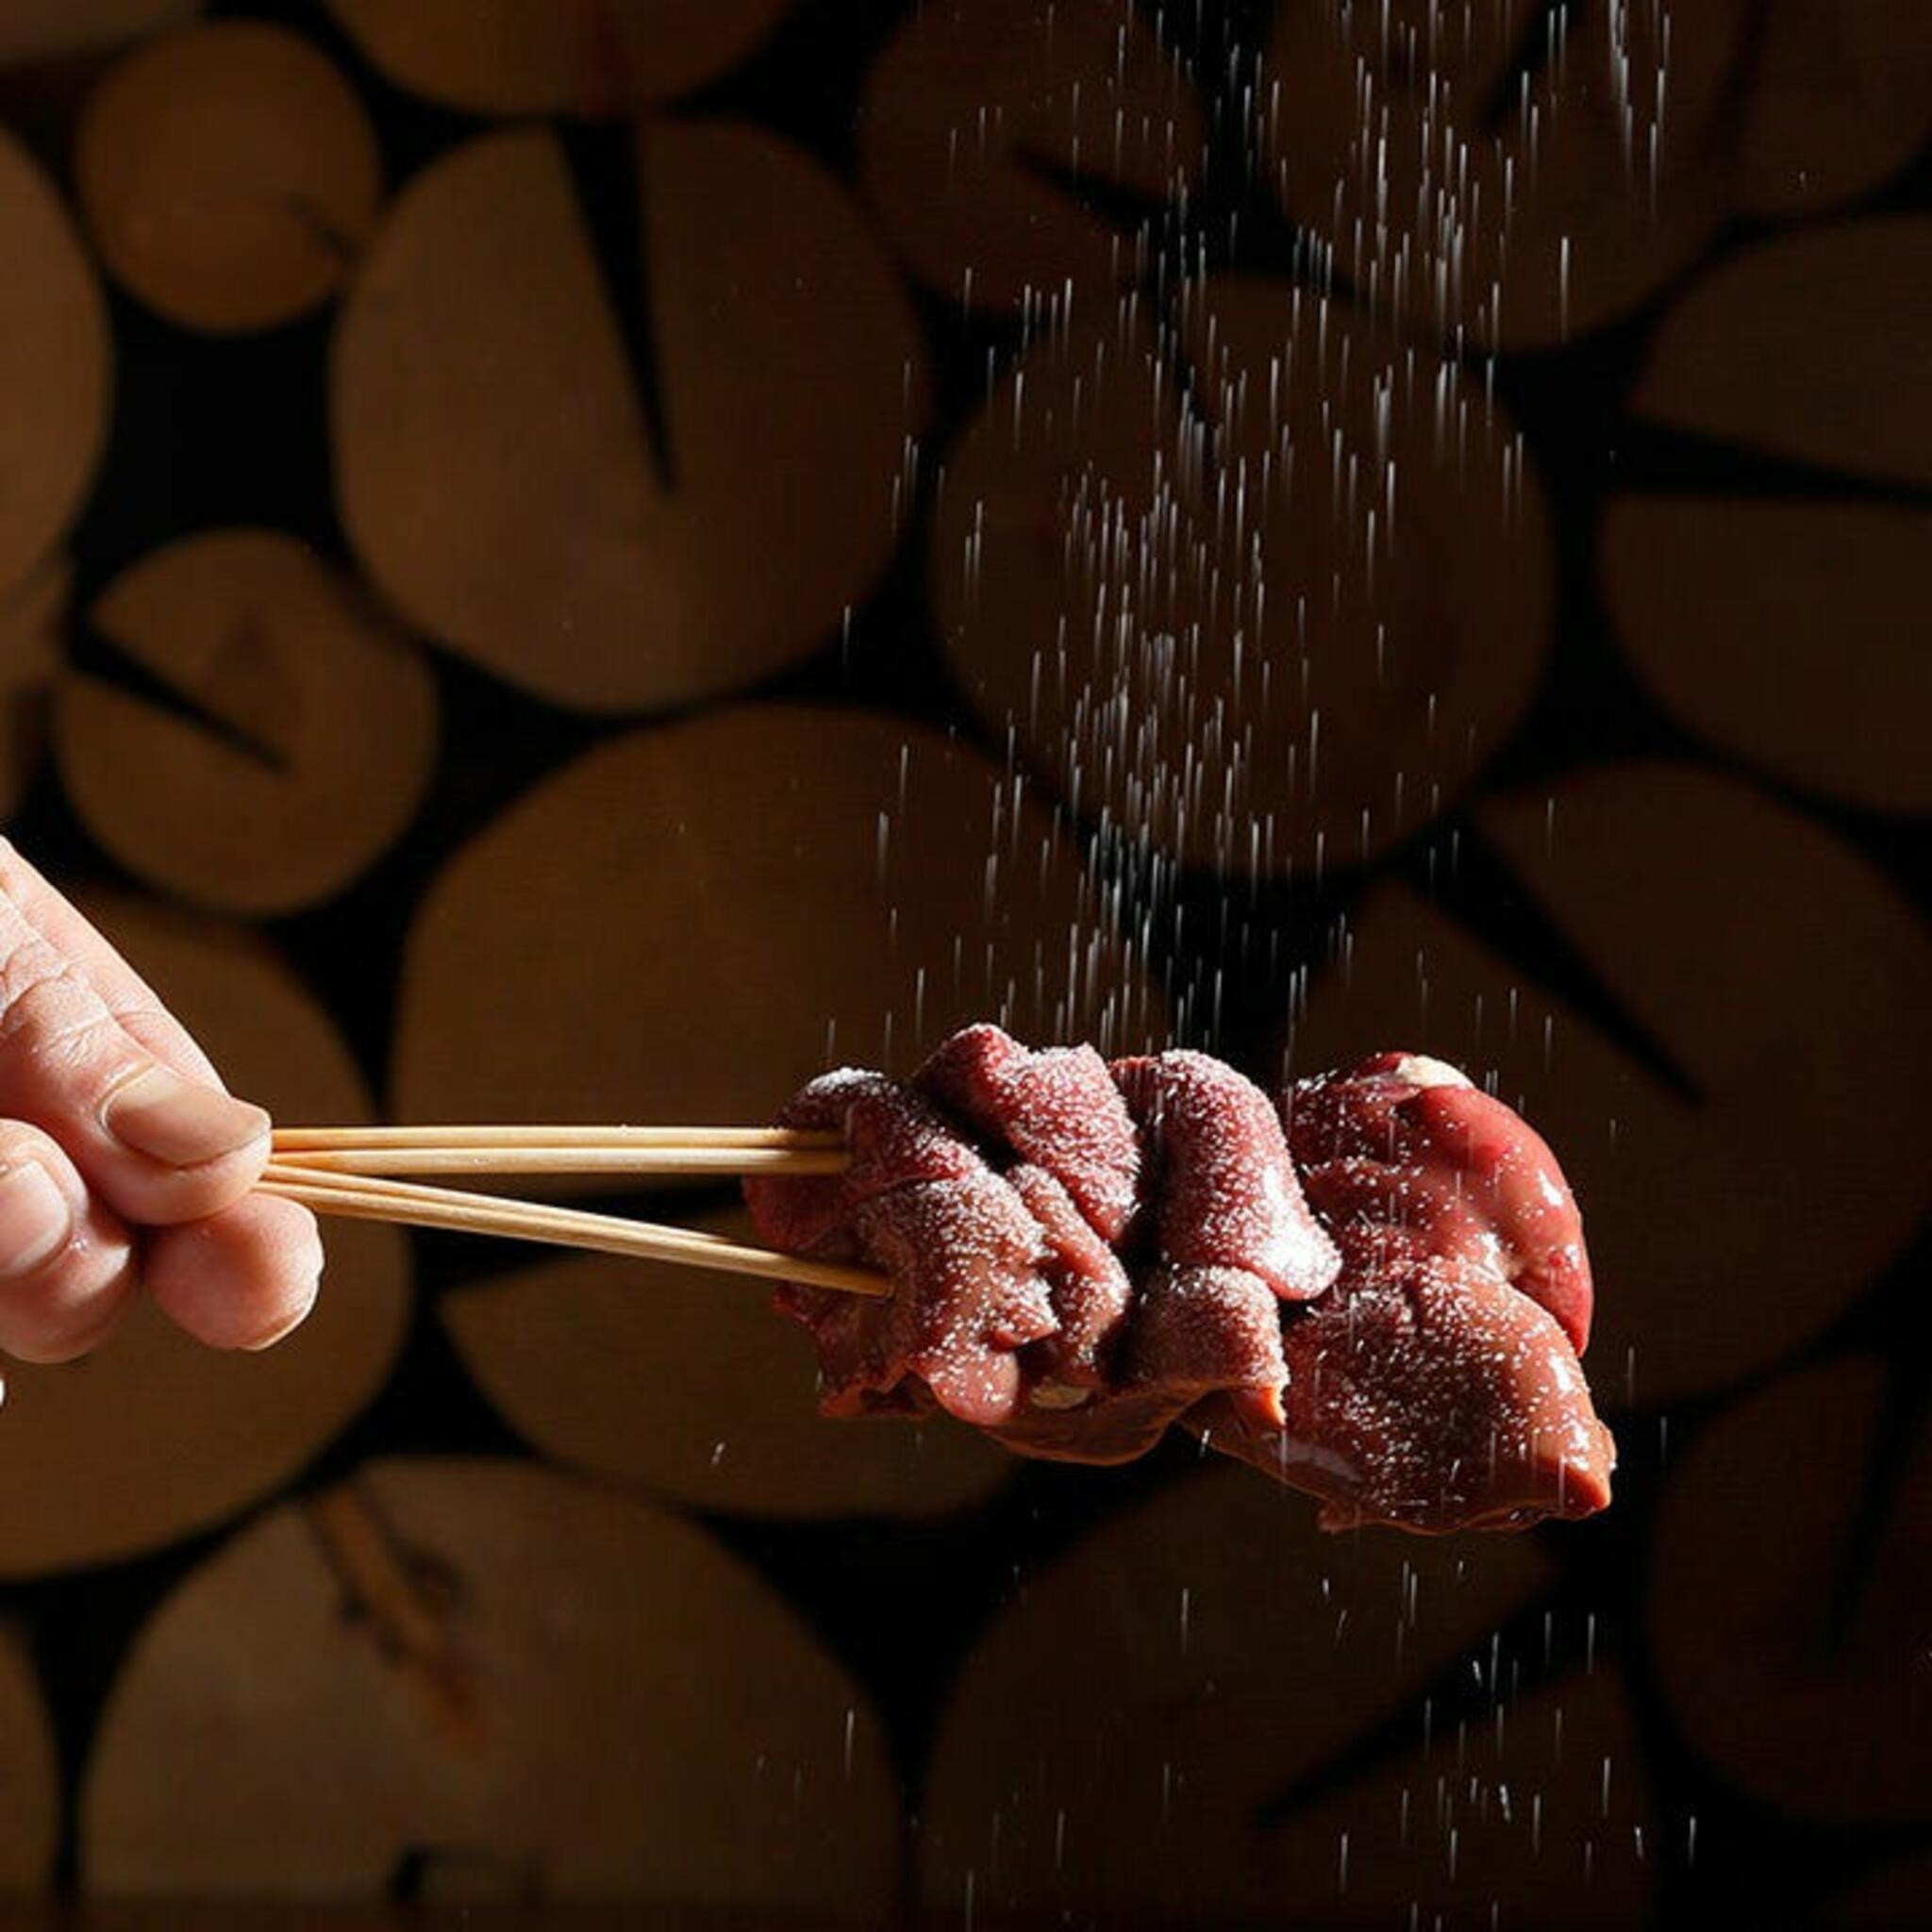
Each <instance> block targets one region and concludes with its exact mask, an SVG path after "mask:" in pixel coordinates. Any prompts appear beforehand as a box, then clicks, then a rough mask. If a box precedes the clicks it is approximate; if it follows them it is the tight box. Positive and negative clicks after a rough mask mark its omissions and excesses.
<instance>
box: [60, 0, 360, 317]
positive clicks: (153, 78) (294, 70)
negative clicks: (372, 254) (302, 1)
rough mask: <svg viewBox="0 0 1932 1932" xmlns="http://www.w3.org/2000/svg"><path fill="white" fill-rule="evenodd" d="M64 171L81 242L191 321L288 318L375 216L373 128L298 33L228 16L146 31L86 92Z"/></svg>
mask: <svg viewBox="0 0 1932 1932" xmlns="http://www.w3.org/2000/svg"><path fill="white" fill-rule="evenodd" d="M75 185H76V188H77V191H78V195H79V200H80V205H81V208H82V209H83V211H84V212H85V214H86V216H87V220H88V225H89V228H90V230H91V231H92V236H93V240H94V243H95V245H96V246H97V247H98V248H99V249H100V251H101V253H102V255H103V257H104V258H106V260H107V263H108V268H109V269H110V271H111V272H112V273H113V274H114V275H116V276H118V277H119V278H120V280H122V281H123V282H125V284H126V285H127V286H128V288H130V289H131V290H132V291H134V292H135V294H136V295H138V296H139V297H140V298H141V299H142V301H143V302H146V303H148V304H149V305H150V306H151V307H153V308H157V309H158V310H159V311H160V312H161V313H162V314H163V315H166V316H168V317H170V318H171V319H172V320H174V321H176V322H180V323H183V324H185V325H187V326H188V327H190V328H199V329H208V330H212V331H217V332H220V331H238V332H239V331H243V330H249V329H258V328H269V327H273V326H275V325H277V324H280V323H285V322H289V321H291V320H292V319H293V318H294V317H296V316H298V315H301V314H303V313H305V312H306V311H307V310H308V309H309V308H313V307H314V306H315V305H316V304H317V303H319V302H321V301H323V300H324V299H325V297H327V296H328V295H329V294H330V293H331V292H332V291H334V290H335V288H336V286H337V285H338V283H340V282H341V279H342V278H343V276H344V275H347V274H348V272H349V270H350V269H351V268H352V267H353V265H354V263H355V260H356V258H357V257H358V255H359V254H360V253H361V251H362V249H363V248H364V247H365V246H366V245H367V242H368V239H369V234H370V231H371V229H372V228H373V227H374V225H375V206H376V199H377V196H378V194H379V193H380V192H381V185H382V184H381V164H380V159H379V157H378V156H377V153H376V147H375V129H374V128H373V127H372V126H371V125H370V122H369V117H368V115H367V114H366V113H365V112H364V111H363V108H362V104H361V102H360V101H359V100H358V98H357V96H356V94H355V92H354V91H353V90H352V89H351V87H350V86H349V84H348V82H347V80H346V79H345V78H344V77H343V76H342V75H341V74H340V73H339V72H338V71H337V69H336V68H335V67H334V66H333V65H332V64H331V63H330V62H329V60H328V59H327V58H326V57H325V55H324V54H322V53H321V52H320V51H319V50H318V49H317V48H316V47H315V46H314V45H313V44H312V43H311V42H308V41H306V40H304V39H303V38H302V37H301V36H300V35H297V34H293V33H289V32H287V31H285V30H283V29H282V28H280V27H276V26H272V25H264V24H262V23H260V22H256V21H245V20H227V21H220V22H215V23H212V24H210V25H204V26H193V27H189V28H186V29H184V30H182V31H180V32H178V33H173V34H168V35H165V36H163V37H161V38H159V39H158V40H153V41H150V42H146V43H145V44H143V45H142V46H141V47H140V48H138V49H137V50H136V51H135V52H133V53H131V54H129V55H128V56H126V57H125V58H124V59H123V60H122V61H121V62H120V63H119V64H118V65H117V66H116V67H115V68H114V70H113V71H112V72H111V73H110V74H108V75H107V76H106V77H105V78H104V79H103V80H102V81H101V82H100V84H99V85H98V86H97V87H95V88H94V90H93V91H92V93H91V95H90V96H89V99H88V107H87V113H86V116H85V118H84V120H83V122H82V124H81V129H80V138H79V143H78V149H77V154H76V165H75Z"/></svg>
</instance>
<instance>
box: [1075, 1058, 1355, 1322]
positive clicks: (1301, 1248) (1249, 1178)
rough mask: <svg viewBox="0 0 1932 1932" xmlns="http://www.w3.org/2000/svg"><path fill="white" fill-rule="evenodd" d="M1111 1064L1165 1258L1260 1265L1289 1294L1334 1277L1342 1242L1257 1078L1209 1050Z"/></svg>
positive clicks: (1314, 1289)
mask: <svg viewBox="0 0 1932 1932" xmlns="http://www.w3.org/2000/svg"><path fill="white" fill-rule="evenodd" d="M1109 1071H1110V1072H1111V1073H1112V1074H1113V1077H1114V1082H1115V1084H1116V1085H1117V1086H1118V1087H1119V1089H1120V1091H1121V1094H1122V1097H1123V1098H1124V1100H1125V1101H1126V1103H1127V1111H1128V1112H1129V1113H1131V1114H1132V1115H1133V1117H1134V1120H1135V1122H1136V1123H1137V1124H1138V1125H1139V1126H1140V1128H1141V1134H1142V1137H1143V1146H1144V1153H1143V1158H1144V1160H1145V1162H1146V1165H1147V1169H1148V1186H1147V1188H1146V1190H1145V1191H1143V1200H1142V1207H1143V1210H1144V1211H1145V1212H1146V1213H1147V1215H1148V1216H1149V1218H1151V1220H1152V1222H1153V1228H1152V1233H1153V1236H1154V1240H1155V1242H1156V1244H1157V1245H1158V1249H1159V1252H1160V1254H1161V1255H1162V1257H1164V1258H1165V1259H1167V1260H1170V1261H1180V1262H1185V1263H1191V1264H1193V1265H1196V1266H1200V1267H1206V1268H1236V1269H1241V1270H1243V1271H1244V1272H1245V1273H1247V1274H1258V1275H1259V1276H1260V1277H1261V1279H1262V1280H1263V1281H1265V1282H1267V1283H1268V1285H1269V1286H1270V1287H1271V1288H1272V1289H1274V1291H1275V1293H1276V1294H1278V1295H1280V1296H1281V1297H1282V1298H1283V1300H1285V1301H1306V1300H1307V1299H1308V1298H1309V1297H1311V1296H1313V1295H1318V1294H1320V1293H1321V1292H1322V1291H1323V1290H1324V1289H1325V1288H1326V1287H1327V1286H1328V1284H1329V1283H1330V1282H1331V1281H1333V1280H1334V1279H1335V1275H1336V1272H1337V1269H1338V1267H1339V1266H1340V1263H1339V1261H1338V1259H1337V1257H1336V1254H1335V1249H1334V1247H1333V1245H1332V1244H1331V1243H1330V1241H1329V1240H1328V1237H1327V1236H1326V1235H1325V1234H1324V1233H1323V1232H1322V1230H1321V1228H1320V1227H1319V1226H1318V1225H1317V1224H1316V1222H1315V1219H1314V1217H1313V1216H1312V1215H1311V1214H1310V1213H1309V1212H1308V1208H1307V1203H1306V1202H1305V1201H1304V1199H1303V1198H1302V1190H1301V1184H1300V1182H1299V1181H1297V1180H1296V1178H1295V1173H1294V1168H1293V1166H1292V1165H1291V1162H1290V1159H1289V1149H1288V1142H1287V1141H1285V1140H1284V1139H1283V1137H1282V1131H1281V1119H1280V1116H1279V1115H1278V1114H1277V1113H1276V1112H1275V1110H1274V1103H1273V1102H1272V1101H1271V1100H1270V1099H1269V1098H1268V1096H1267V1095H1266V1094H1265V1093H1263V1092H1262V1091H1261V1090H1260V1089H1259V1088H1258V1087H1257V1086H1256V1085H1255V1084H1254V1082H1253V1081H1251V1080H1245V1079H1243V1078H1242V1077H1241V1074H1238V1073H1236V1072H1235V1070H1234V1069H1233V1068H1232V1067H1230V1066H1227V1065H1225V1064H1224V1063H1223V1062H1222V1061H1220V1060H1217V1059H1210V1058H1208V1055H1206V1054H1204V1053H1163V1054H1157V1055H1155V1056H1153V1057H1151V1058H1139V1059H1124V1060H1115V1061H1114V1062H1113V1064H1112V1066H1111V1068H1110V1069H1109Z"/></svg>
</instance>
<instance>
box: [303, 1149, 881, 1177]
mask: <svg viewBox="0 0 1932 1932" xmlns="http://www.w3.org/2000/svg"><path fill="white" fill-rule="evenodd" d="M275 1164H276V1165H277V1166H278V1167H286V1168H291V1169H295V1168H299V1169H300V1170H301V1171H302V1172H303V1173H304V1174H843V1173H844V1172H845V1170H846V1169H847V1168H848V1167H849V1166H850V1165H851V1164H852V1161H851V1157H850V1156H849V1155H847V1154H846V1153H845V1152H844V1151H843V1150H842V1149H841V1150H839V1151H837V1152H830V1151H828V1152H825V1153H814V1152H810V1151H806V1150H800V1151H797V1152H794V1151H792V1150H791V1148H787V1147H651V1146H644V1147H638V1148H630V1147H499V1148H491V1147H452V1146H446V1145H442V1144H440V1143H439V1144H429V1145H425V1146H421V1147H345V1148H327V1149H323V1148H318V1149H316V1150H314V1151H313V1152H306V1151H293V1150H291V1151H290V1152H288V1153H286V1154H285V1153H283V1152H282V1151H281V1150H280V1149H279V1148H278V1149H277V1150H276V1154H275Z"/></svg>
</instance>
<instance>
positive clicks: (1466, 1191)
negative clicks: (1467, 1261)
mask: <svg viewBox="0 0 1932 1932" xmlns="http://www.w3.org/2000/svg"><path fill="white" fill-rule="evenodd" d="M1284 1111H1285V1112H1286V1113H1287V1115H1288V1140H1289V1146H1290V1148H1291V1150H1292V1152H1293V1155H1294V1158H1295V1163H1296V1165H1297V1166H1298V1167H1299V1168H1300V1169H1301V1176H1302V1186H1303V1188H1304V1190H1305V1191H1307V1197H1308V1200H1309V1203H1310V1205H1312V1206H1313V1208H1315V1210H1316V1212H1317V1213H1318V1214H1319V1215H1320V1216H1321V1218H1322V1221H1323V1224H1324V1226H1326V1227H1327V1228H1328V1230H1329V1232H1330V1233H1331V1234H1333V1235H1334V1237H1335V1239H1336V1241H1337V1243H1338V1245H1339V1246H1341V1248H1342V1250H1343V1252H1344V1255H1350V1254H1351V1251H1353V1257H1352V1258H1351V1259H1350V1262H1349V1266H1350V1268H1351V1269H1352V1270H1355V1271H1357V1272H1359V1270H1360V1269H1362V1268H1364V1267H1368V1266H1377V1267H1385V1268H1386V1267H1390V1266H1393V1265H1395V1262H1396V1259H1397V1257H1398V1255H1399V1254H1401V1253H1407V1254H1408V1255H1410V1256H1413V1257H1416V1258H1418V1259H1419V1258H1421V1257H1424V1256H1425V1255H1441V1256H1449V1257H1468V1258H1480V1259H1482V1260H1484V1261H1485V1262H1486V1263H1487V1264H1488V1265H1490V1266H1491V1267H1493V1268H1495V1269H1496V1270H1498V1271H1499V1272H1500V1273H1501V1274H1503V1276H1504V1278H1505V1279H1506V1280H1507V1281H1508V1282H1509V1283H1510V1285H1511V1286H1512V1287H1514V1288H1516V1289H1518V1290H1520V1291H1522V1292H1523V1293H1524V1294H1526V1295H1528V1296H1529V1297H1530V1298H1531V1299H1532V1300H1534V1301H1537V1302H1540V1303H1541V1305H1542V1306H1543V1307H1545V1308H1547V1309H1548V1310H1549V1311H1550V1313H1551V1314H1552V1315H1554V1316H1555V1317H1556V1318H1557V1321H1558V1322H1559V1323H1560V1324H1562V1327H1563V1331H1564V1333H1565V1334H1566V1335H1568V1336H1569V1338H1570V1341H1571V1343H1572V1345H1573V1346H1574V1348H1575V1349H1577V1350H1578V1351H1579V1352H1581V1351H1582V1350H1583V1349H1584V1348H1585V1347H1586V1346H1587V1345H1588V1344H1589V1341H1590V1316H1591V1279H1590V1260H1589V1257H1588V1255H1587V1253H1586V1251H1585V1249H1584V1245H1583V1221H1582V1217H1581V1216H1580V1215H1579V1214H1578V1213H1577V1211H1576V1202H1575V1198H1574V1195H1573V1194H1572V1193H1571V1191H1570V1186H1569V1183H1568V1182H1567V1181H1565V1180H1564V1178H1563V1171H1562V1169H1561V1168H1559V1167H1558V1166H1557V1157H1556V1156H1555V1155H1554V1154H1552V1153H1551V1152H1550V1149H1549V1147H1548V1145H1547V1144H1546V1143H1545V1142H1544V1141H1543V1139H1542V1137H1541V1135H1540V1134H1538V1133H1537V1132H1536V1130H1535V1129H1534V1128H1533V1127H1531V1126H1530V1125H1529V1124H1528V1123H1527V1122H1526V1121H1524V1119H1523V1118H1522V1117H1521V1116H1520V1115H1518V1114H1516V1113H1514V1112H1512V1111H1511V1110H1510V1109H1509V1108H1507V1107H1505V1106H1504V1105H1503V1103H1502V1102H1501V1101H1500V1100H1495V1099H1492V1098H1491V1096H1490V1095H1489V1094H1487V1093H1485V1092H1484V1091H1482V1089H1481V1088H1479V1087H1475V1086H1473V1085H1472V1084H1471V1083H1470V1081H1469V1080H1468V1079H1467V1078H1466V1077H1465V1076H1464V1075H1463V1074H1460V1073H1458V1072H1457V1070H1456V1069H1455V1068H1454V1067H1451V1066H1447V1065H1445V1064H1444V1063H1443V1062H1442V1061H1441V1060H1434V1059H1429V1058H1425V1057H1424V1056H1423V1055H1420V1054H1399V1053H1391V1054H1379V1055H1377V1056H1376V1057H1375V1058H1373V1059H1368V1060H1364V1061H1363V1062H1362V1063H1361V1065H1359V1066H1358V1067H1356V1068H1354V1069H1353V1070H1352V1071H1351V1072H1349V1073H1346V1074H1324V1075H1323V1076H1322V1077H1321V1078H1319V1079H1315V1080H1304V1081H1302V1082H1300V1083H1299V1084H1297V1085H1296V1086H1295V1087H1294V1088H1293V1089H1292V1090H1291V1091H1290V1093H1289V1095H1288V1098H1287V1100H1286V1101H1285V1103H1284Z"/></svg>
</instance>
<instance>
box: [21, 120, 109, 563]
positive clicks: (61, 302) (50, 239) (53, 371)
mask: <svg viewBox="0 0 1932 1932" xmlns="http://www.w3.org/2000/svg"><path fill="white" fill-rule="evenodd" d="M0 260H5V261H6V262H7V263H8V265H9V266H8V308H7V325H6V327H5V328H4V329H0V406H4V408H5V411H6V424H7V429H6V434H5V436H4V438H0V596H6V595H8V594H9V593H11V592H12V591H14V590H15V589H16V588H17V587H18V586H19V585H20V583H21V582H22V581H23V579H25V577H26V576H27V575H29V574H30V573H31V572H32V571H33V570H34V569H35V568H36V567H37V566H38V565H39V564H40V563H41V562H42V559H43V558H44V557H45V556H46V553H47V552H48V550H49V549H50V548H51V546H52V545H53V544H54V543H55V542H56V541H57V540H58V538H59V536H60V534H61V532H62V531H63V530H64V529H65V528H66V526H67V525H68V523H69V522H70V521H71V520H72V518H73V517H74V516H75V514H76V513H77V512H78V510H79V508H80V506H81V502H82V499H83V497H84V496H85V494H86V491H87V488H88V484H89V482H90V481H91V480H92V475H93V472H94V465H95V463H96V462H97V461H98V459H99V457H100V453H101V441H102V438H103V436H104V435H105V433H106V430H107V420H108V384H109V371H110V367H111V352H110V349H109V345H108V318H107V312H106V309H105V308H104V306H103V304H102V300H101V291H100V287H99V284H98V283H97V282H96V280H95V278H94V273H93V269H92V265H91V264H90V263H89V261H88V259H87V257H86V255H85V254H84V253H83V252H82V249H81V245H80V239H79V237H78V236H77V235H76V234H75V230H74V225H73V223H72V221H71V220H70V219H69V217H68V214H67V211H66V208H64V207H63V205H62V204H61V202H60V200H59V199H58V195H57V193H56V192H55V189H54V186H53V184H52V183H51V182H50V181H49V180H48V179H47V177H46V175H45V174H44V173H43V172H42V169H41V167H40V166H39V164H38V163H37V162H35V161H34V160H33V159H32V158H30V157H29V156H28V155H27V154H26V152H25V149H24V148H22V147H21V146H20V145H19V143H18V142H16V141H15V140H14V138H13V137H12V136H11V135H10V134H8V132H7V131H6V130H5V129H4V128H0Z"/></svg>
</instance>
